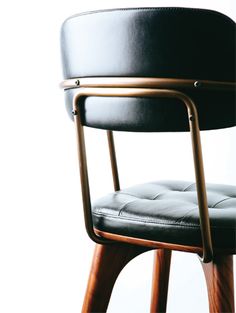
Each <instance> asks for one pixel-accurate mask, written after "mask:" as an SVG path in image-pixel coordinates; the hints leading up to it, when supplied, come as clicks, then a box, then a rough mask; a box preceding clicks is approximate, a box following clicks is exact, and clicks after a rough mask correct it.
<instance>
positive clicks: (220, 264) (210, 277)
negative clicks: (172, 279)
mask: <svg viewBox="0 0 236 313" xmlns="http://www.w3.org/2000/svg"><path fill="white" fill-rule="evenodd" d="M152 249H153V247H144V246H143V247H142V246H140V245H134V244H128V243H113V244H109V245H99V244H97V245H96V248H95V252H94V257H93V263H92V267H91V271H90V276H89V281H88V286H87V291H86V294H85V298H84V304H83V309H82V313H95V312H96V313H97V312H99V313H102V312H106V310H107V307H108V304H109V300H110V297H111V293H112V289H113V286H114V284H115V281H116V279H117V277H118V275H119V274H120V272H121V270H122V269H123V268H124V267H125V266H126V264H127V263H129V261H131V260H132V259H134V258H135V257H136V256H138V255H139V254H141V253H143V252H146V251H149V250H152ZM170 263H171V250H168V249H157V250H156V249H155V254H154V269H153V282H152V299H151V308H150V312H151V313H164V312H166V303H167V294H168V283H169V271H170ZM202 267H203V270H204V274H205V278H206V282H207V288H208V298H209V308H210V313H234V282H233V256H232V255H216V256H215V257H214V260H213V261H212V262H210V263H202ZM180 311H181V308H180Z"/></svg>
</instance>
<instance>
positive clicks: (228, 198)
mask: <svg viewBox="0 0 236 313" xmlns="http://www.w3.org/2000/svg"><path fill="white" fill-rule="evenodd" d="M230 199H232V197H227V198H225V199H223V200H220V201H218V202H216V203H215V204H214V205H213V206H212V207H211V208H212V209H214V208H215V207H216V206H217V205H218V204H220V203H221V202H224V201H226V200H230Z"/></svg>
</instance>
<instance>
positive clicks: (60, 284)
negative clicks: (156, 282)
mask: <svg viewBox="0 0 236 313" xmlns="http://www.w3.org/2000/svg"><path fill="white" fill-rule="evenodd" d="M1 6H2V7H1V8H0V32H1V34H0V40H1V41H0V42H1V48H0V53H1V58H0V69H1V75H0V80H1V82H0V86H1V94H0V97H1V102H0V103H1V104H0V107H1V113H0V128H1V129H0V156H1V161H0V175H1V176H0V179H1V187H0V188H1V189H0V190H1V197H0V201H1V209H0V210H1V211H0V212H1V213H0V312H2V313H8V312H11V313H17V312H24V313H32V312H40V313H42V312H45V313H49V312H50V313H52V312H56V313H62V312H70V313H73V312H79V311H80V308H81V305H82V299H83V295H84V291H85V287H86V281H87V277H88V273H89V267H90V262H91V258H92V253H93V247H94V244H93V243H92V242H91V241H90V240H89V239H88V238H87V235H86V234H85V230H84V226H83V219H82V208H81V197H80V183H79V175H78V166H77V155H76V144H75V135H74V127H73V123H72V122H71V121H70V120H69V119H68V117H67V115H66V112H65V109H64V102H63V92H62V91H61V90H59V87H58V84H59V82H60V81H61V80H62V73H61V64H60V49H59V39H60V38H59V35H60V26H61V23H62V22H63V20H64V19H65V18H67V17H68V16H70V15H72V14H75V13H79V12H82V11H87V10H94V9H102V8H114V7H137V6H187V7H188V6H191V7H202V8H210V9H215V10H218V11H221V12H223V13H225V14H227V15H229V16H230V17H232V18H234V19H235V18H236V3H235V2H234V0H224V1H221V0H214V1H213V0H208V1H207V0H204V1H202V0H198V1H187V0H186V1H184V0H172V1H171V0H166V1H164V0H163V1H161V0H160V1H151V0H150V1H144V0H143V1H141V0H136V1H132V0H126V1H95V0H87V1H83V2H82V1H79V0H77V1H73V0H67V1H58V2H56V1H55V2H54V1H49V0H47V1H45V0H41V1H29V0H22V1H10V0H9V1H7V2H6V1H5V3H4V5H3V4H1ZM114 35H115V34H114ZM87 135H88V150H89V151H88V152H89V161H90V162H89V164H90V170H91V171H90V172H91V174H93V175H91V182H92V192H93V196H95V197H97V196H99V195H101V194H104V193H106V192H109V191H111V190H112V184H111V176H110V171H109V167H108V165H107V162H108V154H107V148H106V142H105V134H104V132H103V131H98V132H97V131H94V130H89V131H87ZM235 138H236V131H235V128H232V129H227V130H219V131H215V132H204V133H203V149H204V160H205V167H206V179H207V181H209V182H223V183H229V184H236V175H235V174H236V167H235V164H234V160H235V157H236V150H235V147H234V148H233V147H232V146H233V144H234V146H235ZM116 141H117V149H118V162H119V165H120V172H121V184H122V186H128V185H131V184H133V183H137V182H145V181H148V180H157V179H162V178H167V179H168V178H172V179H186V180H188V179H189V180H192V179H194V175H193V170H192V156H191V149H190V144H189V143H190V141H189V135H188V134H175V135H172V134H149V135H147V134H140V135H137V134H117V135H116ZM147 151H150V152H147ZM134 156H135V157H134ZM144 159H146V162H145V163H144V166H140V164H141V163H142V162H143V160H144ZM140 168H141V169H140ZM151 270H152V253H147V254H146V255H143V256H141V257H139V258H137V259H136V260H134V261H133V262H131V263H130V264H129V265H128V266H127V267H126V269H125V270H124V271H123V273H122V274H121V275H120V277H119V279H118V281H117V284H116V286H115V289H114V292H113V296H112V300H111V303H110V306H109V312H110V313H118V312H135V313H138V312H140V313H143V312H148V307H149V300H150V286H151ZM170 279H171V280H170V289H169V302H168V312H173V313H176V312H181V313H182V312H186V313H187V312H190V307H191V312H192V313H197V312H208V308H207V295H206V288H205V284H204V277H203V274H202V271H201V266H200V263H199V261H198V259H197V257H196V256H194V255H190V254H186V253H174V255H173V260H172V270H171V277H170Z"/></svg>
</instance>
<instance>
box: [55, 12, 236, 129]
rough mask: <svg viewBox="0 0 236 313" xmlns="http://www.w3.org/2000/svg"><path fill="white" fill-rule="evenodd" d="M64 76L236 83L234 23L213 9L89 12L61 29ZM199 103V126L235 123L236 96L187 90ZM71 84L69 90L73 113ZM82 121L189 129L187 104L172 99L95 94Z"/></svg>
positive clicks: (86, 102) (83, 105)
mask: <svg viewBox="0 0 236 313" xmlns="http://www.w3.org/2000/svg"><path fill="white" fill-rule="evenodd" d="M61 47H62V60H63V69H64V78H65V79H67V78H74V77H107V76H114V77H158V78H182V79H194V80H213V81H227V82H235V76H236V75H235V68H236V64H235V49H236V48H235V23H234V22H233V21H232V20H231V19H229V18H228V17H226V16H225V15H223V14H220V13H218V12H215V11H209V10H202V9H187V8H136V9H116V10H106V11H96V12H88V13H85V14H79V15H76V16H72V17H70V18H69V19H67V20H66V21H65V22H64V24H63V26H62V32H61ZM181 91H184V92H185V93H187V94H188V95H190V96H191V97H192V98H193V100H194V101H195V103H196V105H197V109H198V113H199V120H200V128H201V129H212V128H223V127H230V126H234V125H236V108H235V94H234V93H233V92H229V91H228V92H223V91H207V92H206V91H198V90H192V91H189V90H181ZM74 92H75V91H74V90H73V89H71V90H67V91H66V102H67V107H68V110H69V111H70V110H71V104H72V96H73V93H74ZM81 110H82V121H83V124H84V125H87V126H91V127H99V128H105V129H114V130H131V131H184V130H187V129H188V120H187V117H186V109H185V107H184V105H183V104H179V102H178V101H175V100H173V99H172V100H170V99H144V98H140V99H138V98H133V99H132V98H105V97H103V98H101V97H89V98H87V99H85V100H84V101H83V102H82V103H81Z"/></svg>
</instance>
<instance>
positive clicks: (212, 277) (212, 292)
mask: <svg viewBox="0 0 236 313" xmlns="http://www.w3.org/2000/svg"><path fill="white" fill-rule="evenodd" d="M202 266H203V270H204V274H205V278H206V282H207V290H208V299H209V309H210V313H234V278H233V256H232V255H225V256H223V255H221V256H220V255H218V256H217V255H216V256H215V257H214V259H213V261H212V262H210V263H202Z"/></svg>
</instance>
